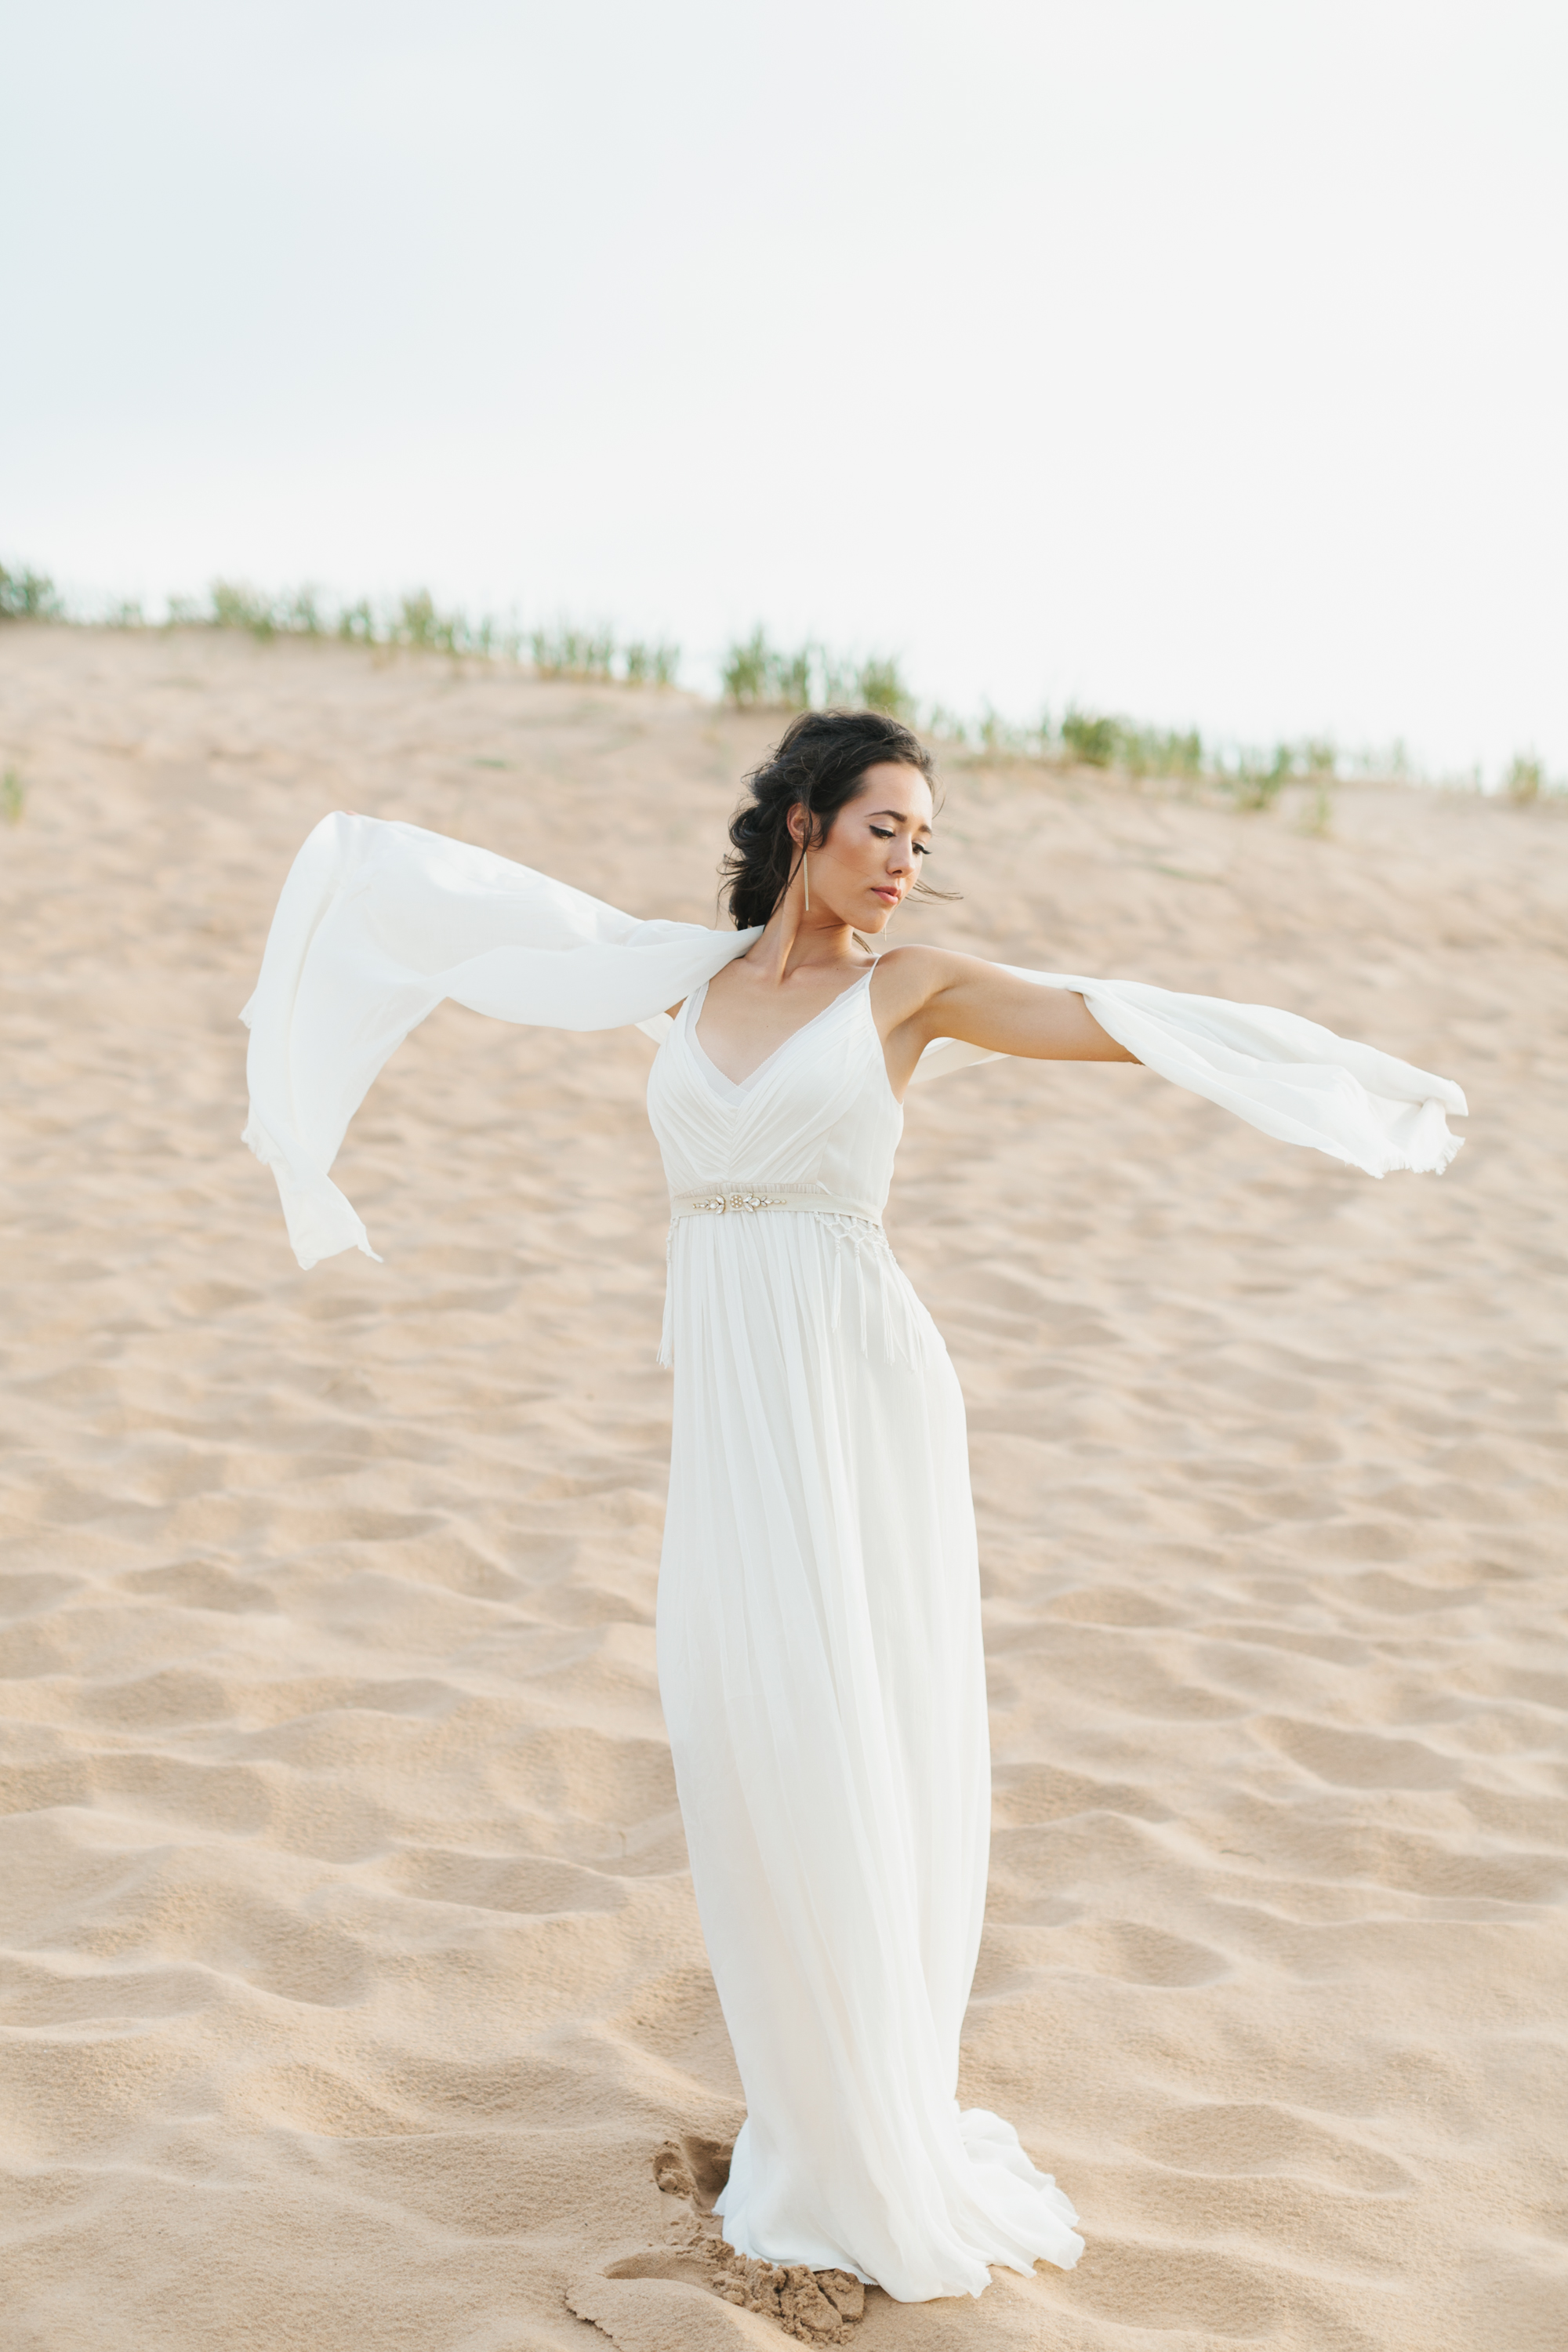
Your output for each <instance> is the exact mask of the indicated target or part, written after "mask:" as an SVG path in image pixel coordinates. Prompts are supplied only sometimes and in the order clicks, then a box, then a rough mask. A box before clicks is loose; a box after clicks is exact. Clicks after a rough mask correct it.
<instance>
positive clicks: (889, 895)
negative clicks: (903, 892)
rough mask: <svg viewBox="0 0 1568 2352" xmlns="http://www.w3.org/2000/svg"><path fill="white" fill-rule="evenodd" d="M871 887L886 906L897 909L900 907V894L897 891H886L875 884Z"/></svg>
mask: <svg viewBox="0 0 1568 2352" xmlns="http://www.w3.org/2000/svg"><path fill="white" fill-rule="evenodd" d="M871 887H872V889H873V890H874V891H875V893H876V895H877V897H878V898H880V899H881V901H882V903H883V905H884V906H886V907H896V906H897V905H898V903H899V893H898V892H897V891H896V890H885V889H883V888H882V887H880V886H879V884H878V883H875V882H873V883H872V885H871Z"/></svg>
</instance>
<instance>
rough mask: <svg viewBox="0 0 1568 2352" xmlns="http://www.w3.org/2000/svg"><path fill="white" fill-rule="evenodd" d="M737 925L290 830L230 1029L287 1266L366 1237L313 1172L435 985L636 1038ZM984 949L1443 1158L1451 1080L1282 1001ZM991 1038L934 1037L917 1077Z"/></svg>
mask: <svg viewBox="0 0 1568 2352" xmlns="http://www.w3.org/2000/svg"><path fill="white" fill-rule="evenodd" d="M759 936H760V934H759V932H757V931H756V930H746V931H732V930H727V931H718V930H708V929H704V928H703V927H702V926H701V925H700V924H697V923H676V922H660V921H650V922H642V921H638V920H637V918H636V917H634V916H631V915H625V914H622V913H621V912H620V911H619V909H618V908H615V907H610V906H606V905H605V903H604V901H603V900H602V899H598V898H590V897H589V896H588V894H587V893H586V892H585V891H582V890H574V889H573V888H572V887H570V886H569V885H567V884H565V883H563V882H556V881H553V880H552V878H551V877H549V876H548V875H545V874H537V873H535V872H533V871H532V869H531V867H529V866H519V865H515V864H514V863H513V862H512V861H511V860H510V858H505V857H498V856H495V855H494V854H493V853H492V852H490V851H489V850H485V849H477V848H475V847H473V846H472V845H469V844H468V843H466V842H460V841H452V840H449V839H448V838H447V836H446V835H442V834H437V833H428V832H426V831H425V830H424V829H423V828H422V827H421V826H419V825H413V824H400V823H391V824H389V823H386V822H384V821H383V820H381V819H378V818H375V817H366V816H351V815H347V814H342V812H339V813H338V814H334V815H332V816H329V817H325V818H323V819H322V821H321V824H319V825H318V826H317V827H316V829H315V831H314V832H313V833H312V834H311V835H310V839H309V840H308V841H307V842H306V843H305V845H304V847H303V848H302V849H301V850H300V854H299V856H298V857H297V858H296V859H295V861H294V864H293V866H292V868H291V869H290V871H289V877H288V880H287V881H286V882H285V884H284V886H283V891H282V895H281V897H280V898H279V902H278V909H277V912H276V914H275V915H274V917H273V919H272V928H271V930H270V932H269V933H268V940H267V947H266V951H265V954H264V955H263V958H262V964H261V974H260V978H259V980H258V983H257V987H256V992H255V993H254V995H253V996H252V997H251V999H250V1002H249V1003H248V1004H247V1006H246V1007H245V1010H244V1012H243V1013H242V1014H241V1016H240V1017H241V1019H242V1020H244V1021H245V1022H246V1023H247V1024H248V1026H249V1029H250V1049H249V1055H248V1063H247V1076H248V1079H249V1087H250V1117H249V1120H248V1123H247V1127H246V1129H245V1141H246V1142H247V1144H248V1145H249V1146H250V1149H251V1150H252V1151H254V1152H255V1154H256V1156H257V1158H258V1160H261V1161H262V1162H263V1163H264V1164H265V1165H266V1166H267V1167H268V1168H270V1169H271V1171H272V1172H273V1175H274V1176H275V1178H276V1179H277V1182H278V1190H279V1194H280V1196H281V1199H282V1203H283V1213H284V1217H285V1219H286V1220H287V1223H288V1227H289V1240H290V1242H291V1243H292V1244H293V1247H294V1253H295V1255H296V1256H297V1257H298V1259H299V1261H300V1265H302V1266H312V1265H316V1264H317V1263H318V1261H319V1260H320V1259H321V1258H323V1257H331V1256H332V1255H334V1254H335V1253H336V1252H338V1251H339V1250H344V1249H351V1248H358V1249H361V1250H363V1251H364V1253H365V1254H366V1255H367V1256H371V1257H374V1255H375V1252H374V1250H373V1249H372V1248H371V1246H370V1242H369V1238H368V1236H367V1234H366V1233H365V1229H364V1226H363V1223H362V1222H361V1220H360V1218H359V1217H358V1215H357V1214H356V1213H355V1211H354V1209H353V1206H352V1204H351V1203H350V1202H349V1201H348V1200H347V1199H346V1198H345V1197H344V1195H343V1194H342V1192H340V1191H339V1190H338V1187H337V1186H336V1185H335V1184H334V1183H333V1182H332V1181H331V1174H330V1171H331V1166H332V1163H333V1161H334V1160H335V1159H336V1158H337V1155H338V1152H339V1150H340V1149H341V1147H342V1139H343V1137H344V1135H345V1133H346V1132H347V1129H348V1124H349V1121H350V1120H351V1119H352V1118H353V1115H354V1112H355V1111H356V1110H357V1109H358V1108H359V1106H360V1104H361V1103H362V1102H363V1099H364V1097H365V1095H366V1094H367V1093H368V1091H369V1089H370V1087H371V1086H372V1084H373V1083H374V1079H375V1077H376V1075H377V1073H378V1072H379V1071H380V1070H381V1069H382V1068H383V1067H384V1065H385V1063H386V1062H387V1060H388V1059H389V1057H390V1056H391V1055H392V1054H394V1053H395V1051H396V1049H397V1047H398V1046H399V1045H401V1044H402V1042H403V1040H404V1038H405V1037H406V1036H407V1034H408V1033H409V1031H410V1030H411V1029H414V1028H416V1027H417V1026H418V1024H419V1023H420V1022H421V1021H423V1020H425V1019H426V1016H427V1015H428V1014H429V1013H433V1012H434V1011H435V1009H436V1007H437V1004H440V1003H443V1002H444V1001H445V1000H446V999H447V998H448V997H449V998H451V999H452V1000H453V1002H454V1003H458V1004H466V1005H468V1007H469V1008H470V1010H471V1011H473V1012H476V1013H490V1014H493V1015H494V1016H495V1018H496V1019H498V1020H501V1021H513V1022H521V1023H527V1024H534V1025H536V1026H540V1027H547V1028H557V1029H573V1030H590V1029H617V1028H621V1027H624V1026H626V1025H628V1024H636V1025H637V1027H639V1028H641V1029H644V1030H645V1031H647V1034H649V1035H650V1036H653V1037H655V1038H658V1037H659V1036H661V1035H662V1034H663V1033H664V1031H665V1030H666V1029H667V1028H668V1018H667V1015H666V1013H665V1011H664V1008H665V1007H666V1006H667V1005H670V1004H673V1003H677V1002H678V1001H679V1000H680V999H681V998H683V997H685V996H687V995H688V994H689V992H691V990H693V989H694V988H696V987H698V986H699V985H700V983H701V982H703V981H705V980H710V979H711V978H712V977H713V974H714V973H715V972H717V971H721V970H722V969H723V967H724V965H725V964H727V963H729V962H730V961H731V959H732V958H733V957H735V956H739V955H743V954H744V953H745V951H746V950H747V949H748V948H749V947H750V946H751V945H752V941H753V940H755V939H757V938H758V937H759ZM1002 969H1004V970H1006V971H1011V972H1014V973H1015V975H1016V977H1017V978H1018V979H1020V980H1026V981H1029V982H1033V983H1035V984H1036V985H1037V986H1038V987H1041V988H1067V989H1072V990H1075V991H1077V992H1079V993H1080V994H1081V995H1082V996H1083V998H1084V999H1085V1001H1086V1003H1088V1005H1089V1010H1090V1012H1091V1013H1093V1014H1094V1017H1095V1019H1096V1020H1097V1021H1098V1022H1099V1023H1100V1026H1101V1027H1102V1028H1103V1029H1104V1030H1106V1031H1107V1032H1108V1034H1110V1036H1112V1037H1114V1038H1115V1039H1116V1040H1117V1042H1118V1043H1119V1044H1120V1045H1125V1046H1126V1047H1127V1049H1128V1051H1129V1052H1130V1053H1132V1054H1135V1055H1137V1057H1138V1059H1139V1060H1140V1061H1141V1062H1143V1063H1145V1064H1146V1065H1147V1066H1148V1067H1149V1068H1150V1069H1152V1070H1157V1071H1158V1072H1159V1073H1160V1075H1161V1076H1163V1077H1166V1078H1169V1079H1170V1080H1171V1081H1172V1082H1173V1084H1174V1085H1176V1086H1179V1087H1187V1088H1188V1089H1190V1090H1191V1091H1192V1092H1193V1093H1194V1094H1200V1095H1205V1096H1206V1097H1208V1099H1209V1100H1210V1101H1211V1102H1215V1103H1218V1104H1220V1105H1221V1106H1222V1108H1225V1109H1226V1110H1230V1111H1234V1112H1235V1113H1236V1115H1237V1118H1244V1119H1246V1120H1247V1122H1248V1124H1249V1125H1251V1126H1253V1127H1256V1128H1260V1129H1262V1130H1263V1132H1264V1133H1265V1134H1266V1135H1272V1136H1276V1137H1278V1138H1279V1140H1280V1141H1282V1142H1286V1143H1301V1144H1310V1145H1312V1146H1314V1147H1315V1148H1316V1149H1317V1150H1320V1151H1326V1152H1328V1153H1329V1154H1330V1155H1331V1157H1332V1158H1334V1159H1336V1160H1346V1161H1348V1162H1349V1163H1350V1164H1351V1165H1352V1166H1353V1167H1356V1168H1361V1169H1364V1170H1365V1171H1366V1172H1367V1174H1368V1175H1372V1176H1384V1175H1386V1174H1388V1173H1389V1172H1390V1171H1392V1170H1394V1169H1410V1170H1413V1171H1416V1172H1432V1171H1442V1170H1443V1169H1444V1168H1446V1167H1447V1164H1448V1162H1449V1161H1450V1160H1452V1159H1453V1157H1454V1155H1455V1153H1456V1152H1457V1151H1458V1150H1459V1148H1460V1139H1458V1137H1456V1136H1454V1135H1451V1134H1450V1133H1449V1131H1448V1128H1447V1117H1446V1114H1447V1113H1448V1112H1450V1111H1451V1112H1453V1113H1455V1114H1456V1115H1457V1116H1462V1115H1463V1114H1464V1111H1465V1097H1464V1096H1463V1094H1462V1093H1461V1092H1460V1090H1459V1088H1458V1087H1457V1086H1455V1085H1454V1084H1453V1082H1452V1081H1451V1080H1449V1079H1447V1078H1439V1077H1434V1076H1431V1075H1430V1074H1429V1073H1428V1072H1426V1071H1425V1070H1417V1069H1415V1068H1413V1067H1412V1066H1411V1065H1410V1064H1409V1063H1407V1062H1400V1061H1396V1060H1395V1059H1394V1057H1393V1055H1388V1054H1381V1053H1379V1052H1377V1051H1376V1049H1375V1048H1374V1047H1373V1046H1371V1045H1355V1044H1353V1043H1351V1042H1350V1041H1348V1040H1346V1039H1345V1038H1342V1037H1337V1036H1335V1034H1333V1032H1332V1031H1331V1030H1329V1029H1323V1028H1320V1027H1319V1026H1318V1024H1316V1023H1315V1022H1311V1021H1306V1020H1303V1019H1301V1018H1300V1015H1299V1014H1296V1013H1279V1012H1275V1011H1273V1010H1271V1009H1270V1008H1269V1007H1268V1006H1267V1005H1259V1004H1231V1003H1226V1001H1225V1000H1224V999H1223V998H1220V997H1210V996H1184V995H1179V994H1176V993H1174V992H1172V991H1170V990H1168V989H1163V988H1154V987H1151V986H1148V985H1147V984H1145V983H1143V982H1138V981H1124V980H1093V979H1087V978H1085V977H1083V976H1082V975H1080V974H1074V973H1068V972H1043V971H1026V970H1022V969H1020V968H1019V967H1017V966H1016V965H1006V966H1004V967H1002ZM997 1058H998V1057H997V1056H996V1055H993V1054H989V1053H987V1052H986V1051H985V1050H984V1048H983V1047H979V1046H974V1045H963V1044H962V1043H960V1042H959V1041H957V1040H955V1039H952V1038H938V1039H937V1040H935V1041H934V1042H933V1044H931V1045H930V1046H928V1047H927V1049H926V1052H925V1054H924V1055H922V1057H921V1064H920V1066H919V1068H918V1069H917V1071H916V1073H915V1076H916V1079H917V1081H920V1080H923V1079H926V1078H931V1077H937V1076H942V1075H943V1074H944V1073H945V1072H947V1071H950V1070H954V1069H960V1068H963V1066H965V1065H967V1064H971V1063H976V1062H983V1061H992V1060H995V1059H997Z"/></svg>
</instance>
